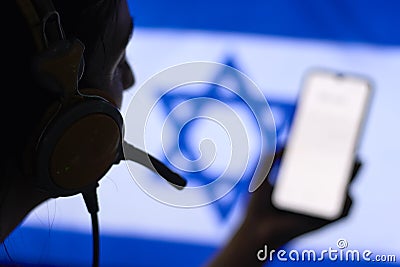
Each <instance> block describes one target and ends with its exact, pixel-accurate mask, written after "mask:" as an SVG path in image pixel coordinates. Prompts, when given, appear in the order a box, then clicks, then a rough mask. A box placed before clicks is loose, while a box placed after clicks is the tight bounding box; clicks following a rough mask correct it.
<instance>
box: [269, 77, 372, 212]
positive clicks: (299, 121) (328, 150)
mask: <svg viewBox="0 0 400 267" xmlns="http://www.w3.org/2000/svg"><path fill="white" fill-rule="evenodd" d="M371 91H372V86H371V81H370V79H368V78H367V77H364V76H361V75H356V74H350V73H340V72H337V71H334V70H327V69H312V70H309V71H308V72H307V73H306V75H305V77H304V79H303V84H302V88H301V90H300V95H299V97H298V99H297V104H296V109H295V112H294V117H293V121H292V124H291V127H290V130H289V134H288V138H287V141H286V145H285V150H284V153H283V156H282V158H281V161H280V166H279V169H278V171H277V177H276V180H275V185H274V189H273V192H272V203H273V205H274V206H275V207H277V208H279V209H283V210H289V211H292V212H296V213H300V214H306V215H310V216H313V217H318V218H323V219H328V220H333V219H336V218H338V217H339V216H340V215H341V214H342V212H343V208H344V204H345V200H346V197H347V196H346V195H347V187H348V184H349V182H350V179H351V175H352V171H353V165H354V161H355V157H356V153H357V149H358V147H359V143H360V137H361V133H362V129H363V126H364V124H365V121H366V117H367V113H368V110H369V103H370V98H371Z"/></svg>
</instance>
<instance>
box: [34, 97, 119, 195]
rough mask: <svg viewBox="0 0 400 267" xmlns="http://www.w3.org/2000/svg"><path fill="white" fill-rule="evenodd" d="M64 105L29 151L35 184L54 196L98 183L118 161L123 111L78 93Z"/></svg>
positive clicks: (107, 102) (106, 102)
mask: <svg viewBox="0 0 400 267" xmlns="http://www.w3.org/2000/svg"><path fill="white" fill-rule="evenodd" d="M96 91H97V90H96ZM63 105H64V106H63V107H62V108H61V109H60V110H58V111H57V112H56V113H55V114H53V116H52V117H51V118H50V120H49V121H48V122H47V124H46V127H44V128H43V129H42V132H41V134H40V136H39V139H36V141H35V147H34V151H33V154H32V155H33V157H32V159H33V161H34V162H33V174H34V176H35V178H36V180H37V186H38V187H39V188H41V189H43V190H45V191H47V192H49V193H51V194H52V195H53V196H54V197H58V196H69V195H74V194H76V193H79V192H81V191H82V189H84V188H86V187H87V186H91V185H93V184H94V183H97V182H98V181H99V180H100V179H101V178H102V177H103V176H104V175H105V174H106V173H107V171H108V170H109V169H110V168H111V166H112V165H113V164H115V163H116V162H119V158H120V153H121V150H122V140H123V119H122V115H121V113H120V112H119V110H118V109H117V108H116V107H115V106H114V105H113V104H111V103H110V102H109V101H107V100H105V99H104V98H102V97H98V96H94V95H93V96H90V97H85V96H81V95H77V96H76V99H75V100H74V101H71V102H69V103H63Z"/></svg>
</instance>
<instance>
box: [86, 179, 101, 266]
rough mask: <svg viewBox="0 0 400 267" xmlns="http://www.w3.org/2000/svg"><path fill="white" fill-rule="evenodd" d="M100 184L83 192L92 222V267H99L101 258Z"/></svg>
mask: <svg viewBox="0 0 400 267" xmlns="http://www.w3.org/2000/svg"><path fill="white" fill-rule="evenodd" d="M98 186H99V185H98V183H97V184H96V185H95V186H93V187H90V188H89V189H88V190H85V191H83V192H82V196H83V199H84V200H85V204H86V208H87V210H88V212H89V214H90V217H91V220H92V238H93V259H92V266H93V267H98V266H99V258H100V235H99V218H98V212H99V204H98V201H97V192H96V190H97V187H98Z"/></svg>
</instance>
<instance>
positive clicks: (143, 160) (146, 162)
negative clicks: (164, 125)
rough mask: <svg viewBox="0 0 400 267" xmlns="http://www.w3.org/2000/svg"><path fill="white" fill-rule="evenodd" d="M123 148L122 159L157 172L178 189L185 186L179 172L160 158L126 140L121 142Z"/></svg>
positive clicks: (184, 180) (184, 181) (185, 182)
mask: <svg viewBox="0 0 400 267" xmlns="http://www.w3.org/2000/svg"><path fill="white" fill-rule="evenodd" d="M123 148H124V153H121V154H123V155H122V157H123V158H122V159H123V160H131V161H134V162H137V163H139V164H141V165H143V166H145V167H146V168H148V169H150V170H152V171H153V172H155V173H158V174H159V175H160V176H161V177H163V178H164V179H165V180H166V181H167V182H169V183H170V184H171V185H172V186H174V187H175V188H177V189H179V190H181V189H183V188H184V187H185V186H186V184H187V181H186V179H184V178H182V177H181V176H180V175H179V174H177V173H175V172H173V171H172V170H171V169H170V168H168V167H167V166H166V165H165V164H164V163H162V162H161V161H160V160H158V159H156V158H155V157H153V156H152V155H150V154H148V153H146V152H144V151H143V150H141V149H139V148H137V147H135V146H133V145H131V144H129V143H127V142H126V141H124V142H123Z"/></svg>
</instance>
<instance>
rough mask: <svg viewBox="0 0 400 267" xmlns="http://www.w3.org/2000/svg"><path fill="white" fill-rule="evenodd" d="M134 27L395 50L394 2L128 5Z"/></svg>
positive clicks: (399, 21)
mask: <svg viewBox="0 0 400 267" xmlns="http://www.w3.org/2000/svg"><path fill="white" fill-rule="evenodd" d="M129 4H130V9H131V13H132V15H133V17H134V19H135V24H136V26H138V27H155V28H182V29H201V30H212V31H228V32H242V33H258V34H267V35H274V36H287V37H296V38H312V39H325V40H335V41H344V42H361V43H371V44H379V45H395V46H397V45H400V30H399V25H400V16H399V15H398V11H399V10H400V1H397V0H385V1H381V0H368V1H365V0H324V1H321V0H302V1H299V0H269V1H265V0H253V1H228V0H219V1H215V0H203V1H184V0H175V1H165V0H129Z"/></svg>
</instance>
